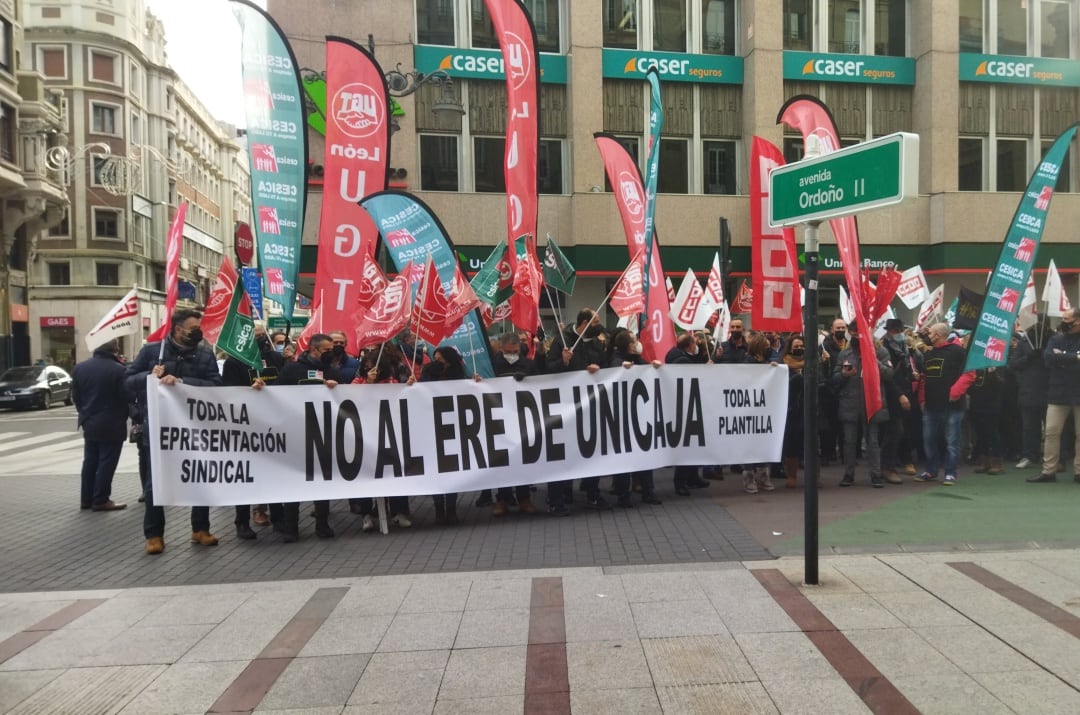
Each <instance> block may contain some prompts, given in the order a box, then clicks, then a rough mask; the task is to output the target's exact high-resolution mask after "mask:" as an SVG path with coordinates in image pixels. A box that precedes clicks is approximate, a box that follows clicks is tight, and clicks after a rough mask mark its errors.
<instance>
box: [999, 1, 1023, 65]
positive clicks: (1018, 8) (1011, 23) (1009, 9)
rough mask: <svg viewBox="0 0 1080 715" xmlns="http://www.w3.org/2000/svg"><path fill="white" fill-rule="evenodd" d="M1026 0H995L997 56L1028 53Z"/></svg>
mask: <svg viewBox="0 0 1080 715" xmlns="http://www.w3.org/2000/svg"><path fill="white" fill-rule="evenodd" d="M1027 6H1028V0H997V48H996V50H995V52H996V53H997V54H999V55H1020V56H1024V55H1027V53H1028V47H1027Z"/></svg>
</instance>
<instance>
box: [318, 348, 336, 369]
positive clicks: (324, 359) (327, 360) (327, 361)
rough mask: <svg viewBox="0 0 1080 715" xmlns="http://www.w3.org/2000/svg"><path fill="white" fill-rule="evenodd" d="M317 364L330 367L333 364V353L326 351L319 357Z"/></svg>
mask: <svg viewBox="0 0 1080 715" xmlns="http://www.w3.org/2000/svg"><path fill="white" fill-rule="evenodd" d="M319 362H321V363H322V364H323V365H332V364H333V362H334V352H333V351H332V350H327V351H326V352H324V353H323V354H322V355H321V356H319Z"/></svg>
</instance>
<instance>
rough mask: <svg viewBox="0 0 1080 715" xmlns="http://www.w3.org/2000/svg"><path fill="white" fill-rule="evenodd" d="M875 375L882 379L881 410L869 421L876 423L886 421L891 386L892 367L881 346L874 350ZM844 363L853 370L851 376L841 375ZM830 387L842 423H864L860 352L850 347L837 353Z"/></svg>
mask: <svg viewBox="0 0 1080 715" xmlns="http://www.w3.org/2000/svg"><path fill="white" fill-rule="evenodd" d="M876 352H877V361H878V375H879V379H880V380H881V398H882V400H881V401H882V407H881V409H880V410H878V411H877V412H875V413H874V415H873V417H871V419H870V422H872V423H874V424H877V423H880V422H887V421H888V420H889V408H888V405H889V403H890V400H891V392H892V391H893V387H892V385H891V383H892V378H893V368H892V364H891V363H890V362H889V351H888V350H886V349H885V348H883V347H881V346H880V345H879V346H878V347H877V350H876ZM845 363H847V364H849V365H851V366H853V367H854V368H855V374H854V375H845V374H844V373H843V368H844V364H845ZM832 371H833V372H832V386H833V390H834V392H835V393H836V402H837V414H838V415H839V418H840V421H841V422H866V398H865V397H864V395H863V373H862V357H861V356H860V354H859V351H858V350H856V349H855V348H854V347H852V346H851V344H850V342H849V343H848V347H846V348H844V349H843V350H841V351H840V353H839V354H838V355H837V357H836V361H835V364H834V365H833V368H832Z"/></svg>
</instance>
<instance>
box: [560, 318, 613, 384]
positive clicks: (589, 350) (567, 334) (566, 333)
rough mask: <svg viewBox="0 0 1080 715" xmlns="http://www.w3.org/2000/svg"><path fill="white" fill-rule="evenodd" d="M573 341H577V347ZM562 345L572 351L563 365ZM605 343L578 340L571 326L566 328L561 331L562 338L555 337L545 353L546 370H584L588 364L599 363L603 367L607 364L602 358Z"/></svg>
mask: <svg viewBox="0 0 1080 715" xmlns="http://www.w3.org/2000/svg"><path fill="white" fill-rule="evenodd" d="M574 343H577V347H574ZM563 345H565V346H566V347H567V348H569V349H572V350H573V351H574V357H572V358H571V359H570V364H569V365H564V364H563V360H562V353H563ZM604 347H605V344H604V343H602V342H600V341H599V340H596V339H595V338H594V339H593V340H585V339H582V340H581V341H580V342H579V341H578V334H577V333H575V332H574V329H573V328H566V329H565V330H563V331H562V338H561V339H559V338H556V340H555V342H553V343H552V344H551V349H550V350H548V354H547V371H548V372H549V373H556V372H569V371H571V370H584V369H585V368H587V367H588V366H589V365H599V366H600V367H603V366H604V365H606V364H607V360H606V359H605V358H604Z"/></svg>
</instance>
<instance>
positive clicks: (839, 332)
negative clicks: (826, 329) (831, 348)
mask: <svg viewBox="0 0 1080 715" xmlns="http://www.w3.org/2000/svg"><path fill="white" fill-rule="evenodd" d="M845 335H847V333H845V332H844V331H843V330H837V331H836V332H835V333H833V334H832V336H833V339H834V340H836V342H838V343H839V342H841V341H842V340H843V339H844V336H845Z"/></svg>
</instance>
